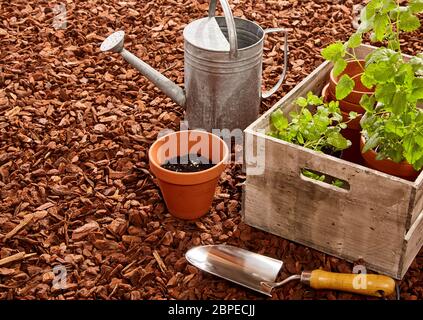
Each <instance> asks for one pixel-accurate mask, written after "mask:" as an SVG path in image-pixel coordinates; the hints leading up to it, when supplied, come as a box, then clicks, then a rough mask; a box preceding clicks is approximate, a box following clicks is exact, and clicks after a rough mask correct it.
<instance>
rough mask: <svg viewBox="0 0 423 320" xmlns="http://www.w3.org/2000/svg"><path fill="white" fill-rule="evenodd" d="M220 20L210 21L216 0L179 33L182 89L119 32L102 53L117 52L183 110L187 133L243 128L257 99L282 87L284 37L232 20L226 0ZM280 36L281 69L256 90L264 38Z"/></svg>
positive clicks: (255, 109)
mask: <svg viewBox="0 0 423 320" xmlns="http://www.w3.org/2000/svg"><path fill="white" fill-rule="evenodd" d="M220 4H221V6H222V8H223V12H224V15H225V16H224V17H215V11H216V0H211V1H210V5H209V16H208V17H206V18H202V19H199V20H195V21H193V22H191V23H190V24H188V25H187V26H186V27H185V29H184V39H185V40H184V41H185V44H184V45H185V54H184V59H185V66H184V68H185V71H184V72H185V75H184V78H185V91H184V90H183V89H182V88H181V87H179V86H178V85H176V84H175V83H173V82H172V81H171V80H169V79H168V78H166V77H165V76H164V75H162V74H161V73H159V72H158V71H156V70H155V69H153V68H152V67H151V66H149V65H148V64H146V63H145V62H143V61H142V60H140V59H139V58H137V57H136V56H135V55H133V54H132V53H130V52H129V51H127V50H126V49H124V48H123V42H124V36H125V34H124V32H123V31H118V32H115V33H113V34H112V35H110V36H109V37H107V38H106V39H105V40H104V41H103V43H102V45H101V50H102V51H112V52H118V53H120V54H121V55H122V56H123V58H124V59H125V60H126V61H127V62H129V63H130V64H131V65H132V66H134V67H135V68H136V69H138V70H139V71H140V72H141V73H142V74H143V75H144V76H145V77H147V78H148V79H149V80H150V81H152V82H153V83H154V84H155V85H156V86H157V87H158V88H159V89H161V90H162V91H163V92H164V93H165V94H166V95H168V96H169V97H170V98H171V99H172V100H173V101H174V102H176V103H177V104H179V105H180V106H182V107H184V108H185V109H186V117H187V119H186V120H188V126H189V127H190V128H192V129H196V128H201V129H205V130H207V131H211V130H212V129H229V130H234V129H242V130H243V129H245V128H246V127H247V126H248V125H249V124H250V123H252V122H253V121H255V120H256V119H257V117H258V115H259V110H260V103H261V98H267V97H270V96H271V95H272V94H273V93H274V92H276V91H277V90H278V88H279V87H280V86H281V84H282V82H283V80H284V78H285V74H286V69H287V62H288V61H287V60H288V39H287V37H288V34H287V31H286V30H284V29H281V28H273V29H267V30H263V29H262V28H261V27H260V26H259V25H257V24H256V23H254V22H252V21H249V20H245V19H240V18H234V17H233V16H232V12H231V9H230V7H229V4H228V2H227V0H220ZM272 32H284V34H285V46H284V68H283V72H282V75H281V76H280V78H279V81H278V83H277V84H276V85H275V86H274V87H273V88H272V89H271V90H269V91H266V92H261V78H262V60H263V58H262V57H263V42H264V36H265V34H268V33H272Z"/></svg>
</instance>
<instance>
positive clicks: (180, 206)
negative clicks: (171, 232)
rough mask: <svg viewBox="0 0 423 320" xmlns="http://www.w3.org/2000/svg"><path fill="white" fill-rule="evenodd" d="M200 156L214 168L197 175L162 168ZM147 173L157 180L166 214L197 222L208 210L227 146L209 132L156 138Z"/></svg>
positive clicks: (227, 154) (196, 173)
mask: <svg viewBox="0 0 423 320" xmlns="http://www.w3.org/2000/svg"><path fill="white" fill-rule="evenodd" d="M191 153H194V154H199V155H201V156H202V157H204V158H207V159H210V160H211V161H212V163H214V164H215V165H214V166H213V167H212V168H210V169H207V170H203V171H198V172H189V173H187V172H175V171H171V170H167V169H164V168H162V167H161V165H162V164H163V163H165V161H166V160H169V159H172V158H175V157H177V156H184V155H187V154H191ZM148 157H149V160H150V170H151V172H152V173H153V174H154V175H155V176H156V177H157V179H158V183H159V187H160V190H161V191H162V194H163V197H164V200H165V203H166V206H167V208H168V210H169V212H170V213H171V214H172V215H173V216H175V217H177V218H180V219H185V220H193V219H197V218H199V217H201V216H203V215H204V214H206V213H207V211H208V210H209V208H210V206H211V203H212V201H213V196H214V192H215V190H216V186H217V183H218V181H219V177H220V175H221V173H222V172H223V170H224V169H225V166H226V161H227V159H228V157H229V150H228V147H227V145H226V143H225V142H224V141H223V140H222V139H220V138H219V137H218V136H216V135H214V134H211V133H209V132H204V131H197V130H188V131H178V132H174V133H171V134H169V135H166V136H164V137H161V138H159V139H158V140H157V141H156V142H154V143H153V145H152V146H151V147H150V150H149V152H148Z"/></svg>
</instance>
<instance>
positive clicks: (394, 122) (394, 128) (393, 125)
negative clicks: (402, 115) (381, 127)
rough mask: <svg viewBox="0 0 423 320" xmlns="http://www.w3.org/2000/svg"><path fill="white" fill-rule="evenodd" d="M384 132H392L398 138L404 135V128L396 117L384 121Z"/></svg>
mask: <svg viewBox="0 0 423 320" xmlns="http://www.w3.org/2000/svg"><path fill="white" fill-rule="evenodd" d="M385 132H386V133H392V134H394V135H396V136H398V137H400V138H402V137H403V136H404V133H405V130H404V125H403V123H402V122H401V121H400V120H399V119H397V118H391V119H388V120H387V121H386V122H385Z"/></svg>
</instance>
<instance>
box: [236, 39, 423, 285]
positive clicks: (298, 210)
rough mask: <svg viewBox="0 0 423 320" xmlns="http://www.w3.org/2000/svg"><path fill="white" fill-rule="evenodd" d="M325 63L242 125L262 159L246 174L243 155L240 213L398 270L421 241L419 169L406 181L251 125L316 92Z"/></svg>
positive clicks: (263, 123) (287, 234) (289, 235)
mask: <svg viewBox="0 0 423 320" xmlns="http://www.w3.org/2000/svg"><path fill="white" fill-rule="evenodd" d="M371 50H373V48H372V47H369V46H362V47H360V48H358V49H357V51H356V53H357V54H358V55H359V57H360V56H361V57H363V56H364V55H366V54H368V53H369V52H370V51H371ZM330 69H331V64H329V63H323V64H322V65H321V66H319V67H318V68H317V69H316V70H315V71H314V72H313V73H312V74H310V75H309V76H308V77H307V78H306V79H304V80H303V81H302V82H301V83H300V84H299V85H298V86H297V87H296V88H295V89H294V90H292V91H291V92H289V93H288V94H287V95H286V96H285V97H284V98H283V99H282V100H281V101H279V102H278V103H277V104H276V105H275V106H274V107H272V108H271V109H270V110H269V111H268V112H266V113H265V114H264V115H263V116H262V117H260V118H259V119H258V120H257V121H255V122H254V123H253V124H251V125H250V126H249V127H248V128H247V129H246V130H245V140H246V141H248V138H251V139H253V140H254V139H255V140H257V139H264V141H265V156H266V166H265V168H264V173H263V174H260V175H249V166H250V164H249V159H248V158H247V157H246V159H245V160H246V163H245V165H246V170H247V181H246V184H245V187H244V190H245V194H244V200H243V204H244V205H243V210H244V212H243V213H244V220H245V222H246V223H247V224H250V225H252V226H255V227H257V228H260V229H263V230H265V231H268V232H271V233H274V234H277V235H280V236H282V237H284V238H286V239H289V240H292V241H296V242H299V243H302V244H304V245H307V246H310V247H312V248H315V249H317V250H320V251H323V252H326V253H329V254H331V255H334V256H337V257H341V258H344V259H347V260H350V261H356V260H358V259H363V260H364V261H365V263H366V265H367V266H368V267H369V268H371V269H373V270H376V271H379V272H382V273H385V274H389V275H391V276H393V277H395V278H401V277H402V276H403V274H404V273H405V270H406V269H407V268H408V266H409V264H410V263H411V261H412V259H413V258H414V257H415V255H416V253H417V251H418V250H419V248H420V247H421V245H422V243H423V239H422V237H421V232H422V230H421V229H422V228H423V227H422V224H423V223H422V222H421V220H420V218H418V217H419V214H420V212H421V210H422V208H421V207H422V205H423V203H422V200H421V198H422V197H421V195H422V192H423V191H422V181H423V174H422V175H420V176H419V178H418V179H417V180H416V182H414V183H413V182H409V181H406V180H403V179H400V178H396V177H393V176H390V175H387V174H384V173H382V172H379V171H376V170H373V169H369V168H366V167H363V166H360V165H357V164H354V163H350V162H347V161H344V160H341V159H337V158H334V157H331V156H328V155H325V154H317V153H314V152H312V151H310V150H308V149H305V148H302V147H299V146H296V145H293V144H289V143H287V142H285V141H281V140H279V139H275V138H272V137H269V136H266V135H264V134H263V133H260V132H258V131H259V130H260V129H265V130H268V129H269V117H270V114H271V113H272V112H274V111H275V110H276V109H277V108H279V106H281V105H282V106H283V111H284V112H285V114H288V113H289V111H291V110H292V109H293V108H294V104H293V101H294V100H295V99H296V98H297V97H299V96H304V95H306V94H307V92H308V91H313V92H315V93H317V94H320V92H321V89H322V88H323V86H324V84H325V83H327V80H328V74H329V72H330ZM253 144H254V142H253ZM246 147H248V146H246ZM303 168H307V169H312V170H316V171H319V172H322V173H325V174H328V175H330V176H333V177H337V178H340V179H342V180H345V181H348V183H349V184H350V190H349V191H346V190H343V189H339V188H336V187H333V186H330V185H328V184H326V183H323V182H319V181H316V180H312V179H309V178H306V177H303V176H301V175H300V171H301V169H303ZM416 221H417V224H413V223H415V222H416ZM410 228H413V230H411V229H410ZM409 229H410V230H409ZM407 232H409V233H408V234H407V237H408V238H406V233H407Z"/></svg>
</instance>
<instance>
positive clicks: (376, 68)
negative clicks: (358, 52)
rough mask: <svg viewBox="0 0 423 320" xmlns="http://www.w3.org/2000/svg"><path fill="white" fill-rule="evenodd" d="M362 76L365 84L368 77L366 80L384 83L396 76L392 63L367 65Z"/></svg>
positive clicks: (383, 62)
mask: <svg viewBox="0 0 423 320" xmlns="http://www.w3.org/2000/svg"><path fill="white" fill-rule="evenodd" d="M364 74H365V79H363V80H364V81H365V82H366V83H367V79H366V77H368V79H373V80H374V81H376V82H380V83H386V82H388V81H389V80H391V79H392V78H393V77H394V76H395V75H396V70H395V68H394V66H393V65H392V63H389V62H385V61H382V62H378V63H373V64H370V65H367V66H366V70H365V72H364ZM368 83H372V81H368Z"/></svg>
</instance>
